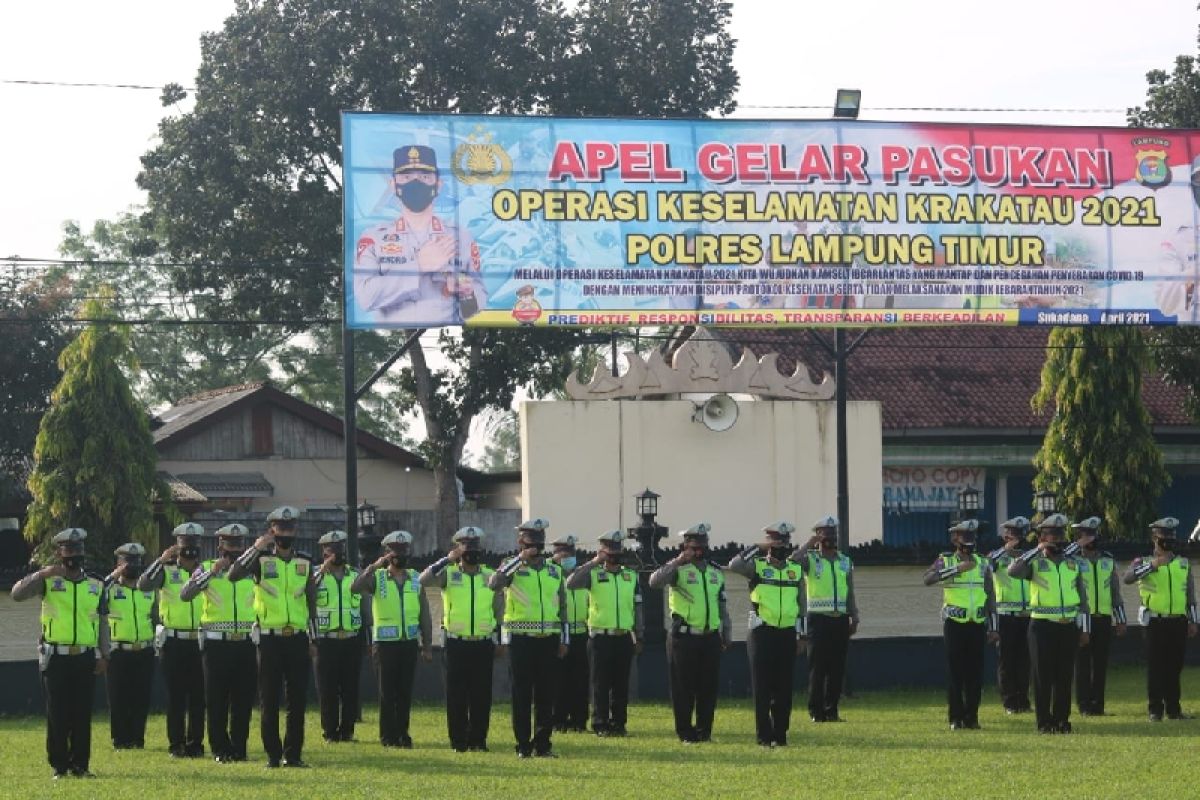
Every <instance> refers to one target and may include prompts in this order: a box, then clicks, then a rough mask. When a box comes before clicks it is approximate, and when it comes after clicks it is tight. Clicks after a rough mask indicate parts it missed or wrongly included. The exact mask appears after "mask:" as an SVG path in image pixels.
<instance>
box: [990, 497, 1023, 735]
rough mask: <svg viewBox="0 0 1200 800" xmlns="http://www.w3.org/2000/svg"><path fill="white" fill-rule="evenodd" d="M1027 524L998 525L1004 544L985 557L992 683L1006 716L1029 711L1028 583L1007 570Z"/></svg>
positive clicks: (1019, 520)
mask: <svg viewBox="0 0 1200 800" xmlns="http://www.w3.org/2000/svg"><path fill="white" fill-rule="evenodd" d="M1028 531H1029V520H1028V519H1026V518H1025V517H1013V518H1012V519H1009V520H1005V521H1004V522H1002V523H1000V538H1001V539H1002V540H1003V542H1004V544H1003V545H1002V546H1001V547H999V548H997V549H996V550H993V551H992V552H991V553H988V559H989V560H990V561H991V562H992V588H993V590H994V591H995V594H996V613H997V616H998V617H999V630H1000V642H999V652H998V654H997V656H998V657H997V659H996V683H997V684H998V685H999V688H1000V702H1001V703H1003V704H1004V711H1005V713H1008V714H1021V713H1024V712H1026V711H1029V709H1030V705H1029V581H1027V580H1025V579H1023V578H1012V577H1009V574H1008V567H1009V565H1010V564H1012V563H1013V561H1015V560H1016V559H1017V558H1019V557H1020V556H1021V551H1020V549H1019V548H1020V546H1021V540H1022V539H1024V538H1025V534H1026V533H1028Z"/></svg>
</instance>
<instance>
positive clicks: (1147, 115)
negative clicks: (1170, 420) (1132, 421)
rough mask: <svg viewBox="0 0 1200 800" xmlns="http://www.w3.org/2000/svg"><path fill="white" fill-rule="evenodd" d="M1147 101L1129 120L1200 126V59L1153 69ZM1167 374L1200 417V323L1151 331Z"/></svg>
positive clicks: (1156, 357) (1189, 58) (1132, 122)
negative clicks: (1197, 325) (1168, 69)
mask: <svg viewBox="0 0 1200 800" xmlns="http://www.w3.org/2000/svg"><path fill="white" fill-rule="evenodd" d="M1146 82H1147V83H1148V84H1149V88H1148V89H1147V91H1146V105H1145V106H1144V107H1142V106H1138V107H1136V108H1131V109H1129V116H1128V118H1129V124H1130V125H1137V126H1140V127H1147V128H1158V127H1169V128H1197V127H1200V61H1197V59H1196V58H1194V57H1192V56H1179V57H1178V58H1176V59H1175V67H1174V69H1173V70H1172V71H1171V72H1169V73H1168V72H1167V71H1166V70H1161V69H1155V70H1151V71H1150V72H1149V73H1147V75H1146ZM1148 338H1149V342H1150V344H1151V345H1152V347H1153V353H1154V362H1155V364H1156V366H1157V367H1158V369H1159V370H1160V371H1161V372H1162V375H1163V378H1164V379H1165V380H1166V381H1168V382H1170V383H1173V384H1176V385H1178V386H1182V387H1184V388H1185V389H1186V390H1187V399H1186V400H1185V405H1186V407H1187V411H1188V414H1190V415H1191V416H1192V418H1193V419H1196V420H1200V327H1196V326H1190V325H1184V326H1178V327H1163V328H1157V329H1155V330H1153V331H1152V332H1151V333H1150V334H1149V335H1148Z"/></svg>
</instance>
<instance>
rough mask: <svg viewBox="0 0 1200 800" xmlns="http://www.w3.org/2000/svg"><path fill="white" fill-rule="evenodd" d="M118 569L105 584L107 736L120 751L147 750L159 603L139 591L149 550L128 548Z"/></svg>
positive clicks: (122, 550) (151, 594)
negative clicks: (108, 649) (109, 647)
mask: <svg viewBox="0 0 1200 800" xmlns="http://www.w3.org/2000/svg"><path fill="white" fill-rule="evenodd" d="M116 556H117V566H116V569H114V570H113V572H112V574H111V575H109V576H108V580H107V581H106V583H105V593H106V594H105V602H106V605H107V606H108V633H109V638H110V640H111V642H112V658H111V659H110V662H109V665H108V676H107V681H106V683H107V685H108V709H109V730H110V732H111V734H112V743H113V747H114V748H115V749H117V750H141V749H142V748H143V747H145V746H146V717H147V715H148V714H149V713H150V687H151V686H152V685H153V683H154V626H155V619H156V618H157V617H158V609H157V606H158V598H156V597H155V595H154V592H152V591H140V590H139V589H138V588H137V579H138V577H139V576H140V575H141V574H142V564H143V560H144V558H145V556H146V548H144V547H142V546H141V545H140V544H138V543H137V542H128V543H126V544H123V545H121V546H120V547H118V548H117V550H116Z"/></svg>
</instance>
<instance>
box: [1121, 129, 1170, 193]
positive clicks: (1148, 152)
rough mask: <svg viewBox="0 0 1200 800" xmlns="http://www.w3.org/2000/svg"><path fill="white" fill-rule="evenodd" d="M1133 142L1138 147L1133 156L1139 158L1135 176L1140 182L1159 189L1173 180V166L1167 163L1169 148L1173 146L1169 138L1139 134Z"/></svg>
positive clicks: (1134, 172) (1150, 187)
mask: <svg viewBox="0 0 1200 800" xmlns="http://www.w3.org/2000/svg"><path fill="white" fill-rule="evenodd" d="M1131 144H1132V145H1133V146H1134V147H1136V148H1137V152H1136V153H1134V156H1133V157H1134V158H1135V159H1137V167H1136V168H1135V169H1134V171H1133V177H1134V178H1135V179H1136V180H1137V182H1138V183H1140V184H1142V185H1143V186H1145V187H1147V188H1149V189H1156V190H1157V189H1161V188H1162V187H1164V186H1166V185H1167V184H1168V183H1170V182H1171V167H1170V166H1169V165H1168V164H1167V148H1168V147H1170V146H1171V141H1170V140H1169V139H1163V138H1161V137H1159V136H1139V137H1138V138H1136V139H1134V140H1133V141H1132V142H1131Z"/></svg>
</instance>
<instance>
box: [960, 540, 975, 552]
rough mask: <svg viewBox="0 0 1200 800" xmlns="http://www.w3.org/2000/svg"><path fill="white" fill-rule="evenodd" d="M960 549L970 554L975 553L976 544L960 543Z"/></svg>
mask: <svg viewBox="0 0 1200 800" xmlns="http://www.w3.org/2000/svg"><path fill="white" fill-rule="evenodd" d="M958 549H959V550H962V551H963V552H966V553H970V552H971V551H973V550H974V549H975V543H974V542H959V543H958Z"/></svg>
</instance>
